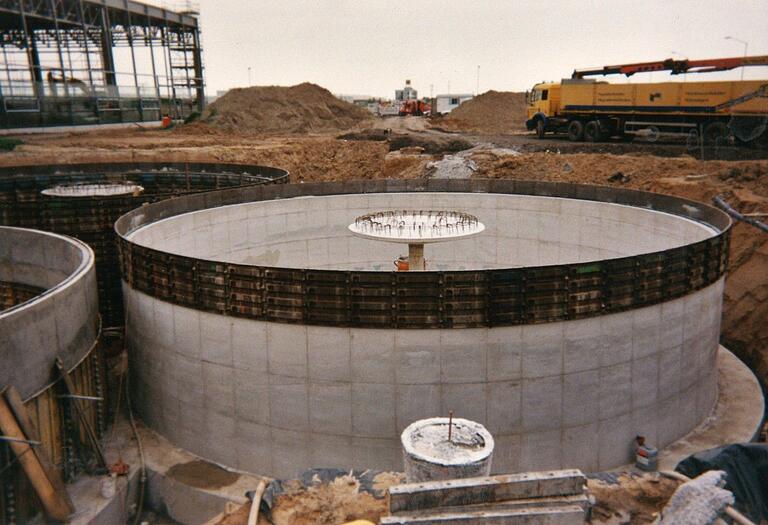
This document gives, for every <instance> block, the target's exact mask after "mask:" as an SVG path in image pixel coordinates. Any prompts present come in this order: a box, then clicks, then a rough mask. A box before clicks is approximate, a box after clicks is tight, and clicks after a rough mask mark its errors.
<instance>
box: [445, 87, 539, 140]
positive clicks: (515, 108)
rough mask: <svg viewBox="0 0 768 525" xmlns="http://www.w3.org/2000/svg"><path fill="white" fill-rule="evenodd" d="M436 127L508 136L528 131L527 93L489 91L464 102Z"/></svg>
mask: <svg viewBox="0 0 768 525" xmlns="http://www.w3.org/2000/svg"><path fill="white" fill-rule="evenodd" d="M434 125H435V126H436V127H438V128H442V129H446V130H450V131H475V132H478V133H508V132H510V131H519V130H523V129H525V93H513V92H510V91H487V92H485V93H483V94H482V95H480V96H478V97H475V98H473V99H472V100H468V101H467V102H464V103H463V104H462V105H461V106H459V107H458V108H456V109H454V110H453V111H451V112H450V113H449V114H448V116H446V117H444V118H438V119H436V120H435V122H434Z"/></svg>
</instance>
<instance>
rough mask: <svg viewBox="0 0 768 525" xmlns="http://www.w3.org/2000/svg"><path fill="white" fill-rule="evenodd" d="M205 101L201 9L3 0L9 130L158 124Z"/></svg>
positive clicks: (0, 62)
mask: <svg viewBox="0 0 768 525" xmlns="http://www.w3.org/2000/svg"><path fill="white" fill-rule="evenodd" d="M121 49H127V50H128V53H125V55H126V62H130V67H128V70H127V71H125V70H121V69H119V68H118V66H116V57H115V55H116V51H118V50H121ZM120 54H124V52H123V51H120ZM139 66H143V68H144V69H146V70H147V71H150V72H148V73H142V72H140V69H141V68H140V67H139ZM204 106H205V82H204V78H203V61H202V49H201V44H200V28H199V24H198V20H197V18H195V16H193V15H192V14H188V13H177V12H173V11H168V10H166V9H162V8H159V7H154V6H150V5H146V4H142V3H139V2H134V1H132V0H0V126H2V127H3V128H14V127H34V126H51V125H78V124H104V123H120V122H147V121H157V120H160V119H161V118H162V117H163V116H165V115H168V116H170V117H172V118H184V117H186V116H187V115H189V114H190V113H192V112H193V111H201V110H202V109H203V108H204Z"/></svg>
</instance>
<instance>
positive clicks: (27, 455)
mask: <svg viewBox="0 0 768 525" xmlns="http://www.w3.org/2000/svg"><path fill="white" fill-rule="evenodd" d="M0 431H2V433H3V435H4V436H8V437H11V438H15V439H29V438H28V436H27V435H26V434H25V433H24V432H23V431H22V429H21V427H20V426H19V423H18V421H17V420H16V418H15V417H14V415H13V411H12V410H11V408H10V407H9V406H8V403H7V402H6V400H5V396H0ZM8 446H9V447H10V449H11V450H12V451H13V453H14V454H15V455H16V458H17V459H18V461H19V464H20V465H21V468H22V469H23V470H24V472H25V473H26V475H27V479H29V481H30V483H31V484H32V487H33V488H34V490H35V493H36V494H37V495H38V497H39V498H40V502H41V503H42V504H43V508H44V509H45V513H46V514H47V515H48V516H50V517H51V518H52V519H55V520H58V521H66V520H67V518H69V516H70V514H72V511H71V509H70V506H69V504H68V503H67V501H65V500H64V499H62V498H61V496H60V495H59V493H58V492H57V491H56V489H55V487H54V486H53V484H52V483H51V481H50V480H49V479H48V476H47V475H46V472H45V470H44V469H43V466H42V464H41V463H40V461H39V460H38V458H37V455H36V454H35V453H34V452H33V450H32V447H31V446H30V445H29V444H27V443H21V442H17V441H9V442H8Z"/></svg>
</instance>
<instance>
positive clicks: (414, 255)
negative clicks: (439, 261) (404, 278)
mask: <svg viewBox="0 0 768 525" xmlns="http://www.w3.org/2000/svg"><path fill="white" fill-rule="evenodd" d="M422 270H426V267H425V265H424V244H408V271H410V272H418V271H422Z"/></svg>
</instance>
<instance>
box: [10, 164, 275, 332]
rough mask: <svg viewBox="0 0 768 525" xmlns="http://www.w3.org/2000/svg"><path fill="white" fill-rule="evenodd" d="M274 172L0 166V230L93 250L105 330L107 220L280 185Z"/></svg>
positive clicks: (241, 167) (112, 305)
mask: <svg viewBox="0 0 768 525" xmlns="http://www.w3.org/2000/svg"><path fill="white" fill-rule="evenodd" d="M287 181H288V173H287V172H286V171H284V170H281V169H278V168H272V167H268V166H257V165H245V164H221V163H133V162H115V163H109V164H71V165H60V164H56V165H39V166H14V167H8V168H0V225H6V226H20V227H25V228H36V229H41V230H45V231H52V232H56V233H61V234H64V235H70V236H73V237H76V238H78V239H80V240H82V241H84V242H86V243H88V245H90V246H91V247H92V248H93V250H94V251H95V253H96V265H97V268H96V269H97V277H98V284H99V303H100V305H101V314H102V317H103V318H104V322H105V325H106V326H113V325H119V324H122V317H123V313H122V296H121V291H120V279H119V275H118V271H117V267H118V260H117V252H116V249H115V237H114V230H113V226H114V222H115V221H116V220H117V219H118V217H120V216H121V215H122V214H124V213H126V212H128V211H130V210H132V209H134V208H136V207H138V206H141V205H142V204H144V203H148V202H156V201H159V200H163V199H166V198H170V197H173V196H178V195H187V194H190V193H198V192H205V191H211V190H216V189H221V188H233V187H243V186H253V185H259V184H279V183H285V182H287Z"/></svg>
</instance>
